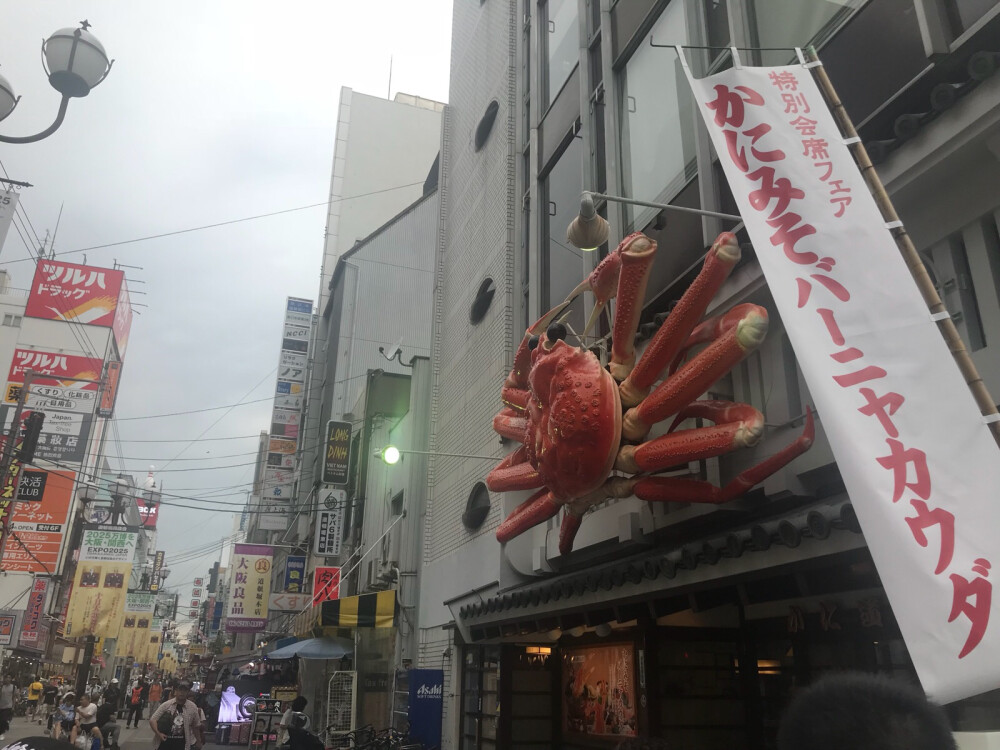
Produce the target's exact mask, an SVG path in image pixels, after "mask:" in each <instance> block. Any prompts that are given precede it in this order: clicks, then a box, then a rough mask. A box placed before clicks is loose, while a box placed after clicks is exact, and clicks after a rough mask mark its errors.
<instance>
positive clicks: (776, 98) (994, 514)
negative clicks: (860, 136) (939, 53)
mask: <svg viewBox="0 0 1000 750" xmlns="http://www.w3.org/2000/svg"><path fill="white" fill-rule="evenodd" d="M682 59H683V57H682ZM689 75H690V74H689ZM691 86H692V88H693V90H694V95H695V101H696V103H697V106H698V109H699V111H701V113H702V115H703V117H704V119H705V122H706V124H707V126H708V131H709V133H710V135H711V138H712V140H713V142H714V144H715V147H716V149H717V150H718V152H719V154H720V161H721V163H722V166H723V168H724V170H725V173H726V176H727V178H728V181H729V185H730V187H731V188H732V192H733V195H734V197H735V200H736V203H737V206H738V207H739V210H740V213H741V214H742V216H743V218H744V220H745V221H746V227H747V231H748V232H749V233H750V238H751V240H753V244H754V248H755V249H756V257H757V259H758V260H759V262H760V265H761V268H762V269H763V271H764V275H765V277H766V279H767V283H768V287H769V289H770V291H771V294H772V295H773V297H774V301H775V304H776V305H777V308H778V311H779V312H780V314H781V320H782V323H783V324H784V326H785V329H786V331H787V333H788V336H789V338H790V340H791V343H792V347H793V349H794V350H795V355H796V358H797V359H798V362H799V365H800V366H801V368H802V372H803V374H804V376H805V379H806V383H807V384H808V386H809V391H810V393H811V395H812V398H813V399H815V402H816V407H817V411H818V413H819V414H820V416H821V417H822V420H823V428H824V430H825V432H826V435H827V437H828V438H829V440H830V446H831V448H832V449H833V453H834V456H835V457H836V459H837V465H838V468H839V469H840V472H841V474H842V475H843V478H844V483H845V485H846V487H847V491H848V493H849V494H850V497H851V501H852V502H853V504H854V508H855V510H856V511H857V515H858V519H859V520H860V522H861V526H862V528H863V530H864V533H865V539H866V540H867V542H868V546H869V549H870V550H871V554H872V557H873V558H874V561H875V565H876V567H877V568H878V572H879V576H880V578H881V580H882V583H883V584H884V586H885V590H886V593H887V594H888V596H889V600H890V603H891V605H892V610H893V613H894V614H895V616H896V619H897V620H898V622H899V627H900V630H901V631H902V634H903V638H904V640H905V641H906V646H907V650H908V651H909V654H910V656H911V657H912V659H913V664H914V666H915V667H916V671H917V674H918V676H919V677H920V681H921V683H922V685H923V688H924V690H925V691H926V692H927V693H929V694H930V695H931V696H932V697H933V698H934V699H935V700H936V701H938V702H941V703H949V702H952V701H955V700H959V699H961V698H965V697H968V696H971V695H977V694H979V693H983V692H986V691H988V690H993V689H996V688H997V687H998V686H1000V628H998V627H992V628H990V627H988V626H989V624H990V618H991V615H992V597H991V593H992V579H990V578H989V572H990V569H991V566H992V565H996V564H998V563H1000V538H998V537H997V535H996V533H995V528H996V527H997V525H998V524H1000V509H998V506H997V504H996V502H995V501H994V497H995V494H996V488H997V487H998V486H1000V461H998V460H997V459H998V452H997V445H996V443H995V442H994V440H993V437H992V435H991V433H990V430H989V428H988V426H987V425H986V424H985V422H984V420H983V418H982V416H981V415H980V412H979V409H978V408H977V407H976V403H975V401H974V399H973V397H972V395H971V394H970V392H969V389H968V387H967V386H966V384H965V382H964V380H963V378H962V376H961V375H960V373H959V370H958V368H957V366H956V364H955V361H954V359H953V358H952V356H951V354H950V353H949V352H948V348H947V346H946V345H945V342H944V339H943V338H942V336H941V334H940V333H939V331H938V327H937V324H936V323H935V322H934V320H932V318H931V316H930V314H929V313H928V309H927V305H926V304H925V303H924V301H923V300H922V298H921V295H920V293H919V291H918V289H917V287H916V285H915V284H914V283H913V282H912V279H911V275H910V272H909V271H908V270H907V267H906V264H905V263H904V261H903V258H902V256H901V255H900V252H899V250H898V249H897V246H896V243H895V241H894V240H893V237H892V234H891V232H890V228H888V227H887V226H886V224H885V221H884V219H883V218H882V215H881V213H880V212H879V209H878V207H877V205H876V203H875V200H874V199H873V198H872V196H871V194H870V193H869V191H868V189H867V187H866V184H865V181H864V179H863V177H862V175H861V174H860V172H859V170H858V168H857V166H856V165H855V162H854V160H853V158H852V157H851V154H850V151H849V149H848V146H846V145H845V144H844V139H843V137H842V136H841V134H840V131H839V130H838V128H837V126H836V124H835V122H834V119H833V117H832V115H831V114H830V112H829V110H828V109H827V107H826V105H825V104H824V100H823V97H822V95H821V93H820V91H819V89H818V88H817V86H816V83H815V81H814V80H813V78H812V74H811V72H810V71H809V70H808V69H806V68H804V67H802V66H801V65H794V66H787V67H779V68H748V67H743V68H739V69H732V70H727V71H724V72H721V73H718V74H716V75H713V76H710V77H707V78H703V79H701V80H691Z"/></svg>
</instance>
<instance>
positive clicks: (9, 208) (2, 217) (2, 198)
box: [0, 190, 17, 248]
mask: <svg viewBox="0 0 1000 750" xmlns="http://www.w3.org/2000/svg"><path fill="white" fill-rule="evenodd" d="M16 210H17V193H15V192H14V191H13V190H0V248H2V247H3V243H4V240H6V239H7V232H8V231H10V224H11V222H12V221H14V212H15V211H16Z"/></svg>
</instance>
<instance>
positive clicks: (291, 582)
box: [285, 556, 306, 594]
mask: <svg viewBox="0 0 1000 750" xmlns="http://www.w3.org/2000/svg"><path fill="white" fill-rule="evenodd" d="M305 574H306V558H305V557H301V556H292V557H287V558H285V591H286V592H288V593H289V594H299V593H301V592H302V581H303V580H304V579H305Z"/></svg>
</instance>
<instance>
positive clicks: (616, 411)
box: [486, 232, 814, 555]
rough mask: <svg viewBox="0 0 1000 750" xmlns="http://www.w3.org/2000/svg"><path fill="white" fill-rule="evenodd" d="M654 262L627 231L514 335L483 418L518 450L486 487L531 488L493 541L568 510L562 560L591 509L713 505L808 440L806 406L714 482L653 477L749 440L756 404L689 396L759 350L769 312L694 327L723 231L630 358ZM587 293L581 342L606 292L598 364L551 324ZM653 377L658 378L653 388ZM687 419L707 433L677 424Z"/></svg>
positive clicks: (733, 258) (742, 310)
mask: <svg viewBox="0 0 1000 750" xmlns="http://www.w3.org/2000/svg"><path fill="white" fill-rule="evenodd" d="M655 254H656V243H655V242H654V241H653V240H651V239H649V238H648V237H646V236H645V235H643V234H640V233H635V234H632V235H629V236H628V237H626V238H625V239H624V240H622V242H621V244H620V245H619V246H618V247H617V248H616V249H615V251H614V252H613V253H611V254H610V255H608V256H607V257H606V258H605V259H604V260H602V261H601V263H600V264H599V265H598V266H597V268H596V269H594V271H593V272H592V273H591V274H590V276H589V277H588V278H587V279H586V280H584V281H583V283H581V284H580V285H579V286H578V287H577V288H576V289H575V290H574V291H573V292H572V293H571V294H570V296H569V297H567V299H566V300H565V301H564V302H562V303H561V304H559V305H557V306H556V307H555V308H553V309H552V310H550V311H549V312H547V313H546V314H545V315H543V316H542V317H541V319H539V320H538V321H537V322H536V323H535V324H534V325H533V326H531V327H530V328H529V329H528V330H527V332H526V333H525V335H524V339H523V340H522V341H521V345H520V346H519V347H518V350H517V353H516V354H515V356H514V368H513V370H512V371H511V373H510V375H508V376H507V380H506V382H505V383H504V385H503V389H502V393H501V398H502V399H503V403H504V408H503V409H502V410H501V411H500V412H499V413H498V414H497V415H496V417H494V419H493V428H494V429H495V430H496V431H497V432H498V433H500V434H501V435H503V436H504V437H507V438H510V439H512V440H516V441H518V442H520V443H521V444H522V445H521V446H520V447H519V448H518V449H517V450H515V451H514V452H513V453H511V454H510V455H508V456H507V457H506V458H505V459H504V460H503V461H502V462H501V463H500V464H499V465H498V466H497V467H496V468H495V469H493V471H491V472H490V473H489V475H488V476H487V478H486V484H487V486H488V487H489V488H490V489H491V490H493V491H494V492H506V491H511V490H530V489H538V491H537V492H536V493H534V494H533V495H532V496H531V497H530V498H528V499H527V500H526V501H525V502H523V503H522V504H521V505H519V506H518V507H517V508H515V509H514V511H512V512H511V514H510V515H509V516H507V518H506V520H504V522H503V523H502V524H501V525H500V527H499V529H498V530H497V539H499V540H500V542H507V541H509V540H510V539H513V538H514V537H516V536H518V535H519V534H523V533H524V532H525V531H527V530H528V529H530V528H532V527H533V526H536V525H537V524H539V523H542V522H543V521H546V520H548V519H550V518H552V517H553V516H555V515H556V514H557V513H558V512H559V511H560V509H563V508H565V511H566V512H565V515H564V516H563V520H562V525H561V527H560V532H559V551H560V552H561V553H562V554H564V555H565V554H567V553H569V552H570V551H571V550H572V548H573V539H574V538H575V536H576V532H577V530H578V529H579V528H580V523H581V520H582V518H583V515H584V513H586V512H587V510H588V509H589V508H591V507H593V506H594V505H595V504H597V503H599V502H602V501H604V500H606V499H608V498H622V497H629V496H631V495H635V496H636V497H638V498H640V499H642V500H648V501H656V502H679V503H716V504H717V503H724V502H727V501H729V500H733V499H735V498H737V497H739V496H741V495H742V494H743V493H745V492H746V491H747V490H749V489H750V488H751V487H753V486H754V485H755V484H757V483H758V482H761V481H763V480H764V479H766V478H767V477H768V476H770V475H771V474H773V473H774V472H776V471H777V470H778V469H780V468H781V467H783V466H785V465H786V464H787V463H788V462H789V461H791V460H792V459H794V458H795V457H796V456H798V455H800V454H802V453H804V452H805V451H806V450H808V449H809V447H810V446H811V445H812V442H813V435H814V430H813V420H812V414H811V412H810V411H809V409H807V410H806V413H807V416H806V423H805V428H804V430H803V432H802V434H801V435H800V436H799V437H798V438H797V439H796V440H795V441H794V442H792V443H791V444H790V445H788V446H787V447H785V448H784V449H782V450H781V451H779V452H778V453H776V454H775V455H773V456H771V457H769V458H767V459H765V460H764V461H762V462H760V463H758V464H756V465H755V466H753V467H751V468H749V469H747V470H745V471H743V472H742V473H740V474H739V475H737V476H736V477H735V478H733V479H732V480H731V481H730V482H729V483H728V484H726V485H725V486H724V487H716V486H715V485H713V484H711V483H709V482H707V481H704V480H700V479H691V478H685V477H665V476H656V473H657V472H663V471H665V470H667V469H670V468H675V467H677V466H679V465H682V464H685V463H687V462H688V461H695V460H699V459H704V458H709V457H712V456H718V455H721V454H723V453H726V452H728V451H732V450H735V449H736V448H741V447H748V446H752V445H754V444H755V443H757V441H759V440H760V438H761V436H762V435H763V432H764V417H763V415H762V414H761V413H760V412H759V411H758V410H757V409H755V408H753V407H752V406H750V405H748V404H740V403H733V402H730V401H719V400H696V399H697V397H698V396H699V395H701V394H703V393H704V392H705V391H706V390H707V389H708V387H709V386H710V385H711V384H712V383H714V382H715V381H716V380H718V379H719V378H720V377H722V376H723V375H724V374H725V373H726V372H727V371H728V370H729V369H730V368H732V367H733V366H735V365H736V364H737V363H738V362H740V361H741V360H742V359H743V358H744V357H746V356H747V355H748V354H749V353H750V352H752V351H753V350H754V349H756V348H757V347H758V346H760V343H761V341H763V339H764V336H765V334H766V333H767V311H766V310H764V308H762V307H759V306H757V305H751V304H743V305H737V306H736V307H734V308H732V309H730V310H729V311H728V312H726V313H724V314H722V315H718V316H716V317H713V318H711V319H709V320H706V321H704V322H703V323H701V324H700V325H697V324H698V321H699V320H700V319H701V317H702V316H703V315H704V313H705V309H706V308H707V306H708V303H709V302H710V301H711V300H712V297H714V296H715V294H716V292H717V291H718V289H719V287H720V286H721V285H722V283H723V282H724V281H725V280H726V278H727V277H728V276H729V274H730V272H731V271H732V269H733V267H734V266H735V265H736V263H737V261H739V259H740V248H739V245H737V244H736V238H735V237H734V236H733V235H732V234H730V233H728V232H727V233H723V234H721V235H719V238H718V239H717V240H716V241H715V244H714V245H712V248H711V250H709V252H708V256H707V258H706V259H705V264H704V266H703V267H702V269H701V272H700V273H699V274H698V277H697V278H696V279H695V280H694V282H693V283H692V284H691V286H690V287H689V288H688V289H687V291H686V292H685V293H684V295H683V296H682V297H681V299H680V301H679V302H678V303H677V305H676V306H675V307H674V309H673V311H672V312H671V313H670V315H669V317H668V318H667V319H666V320H665V321H664V323H663V325H662V326H661V327H660V329H659V330H658V331H657V332H656V334H655V335H654V336H653V339H652V341H651V342H650V343H649V346H648V347H647V348H646V350H645V352H644V353H643V355H642V356H641V357H640V358H639V361H638V362H636V361H635V350H634V348H633V341H634V339H635V333H636V328H637V326H638V324H639V317H640V314H641V312H642V303H643V299H644V297H645V293H646V282H647V280H648V278H649V273H650V270H651V268H652V266H653V259H654V256H655ZM587 289H589V290H590V291H591V292H593V294H594V295H595V297H596V298H597V303H596V305H595V308H594V313H593V314H592V315H591V318H590V320H589V321H588V323H587V327H586V330H585V331H584V332H583V334H586V332H587V331H588V330H589V329H590V328H591V327H592V326H593V324H594V322H595V321H596V319H597V317H598V315H599V313H600V312H601V310H602V309H603V308H604V307H605V306H606V305H607V303H608V301H609V300H610V299H611V298H612V297H615V296H617V303H616V315H615V320H614V326H613V329H612V345H611V361H610V363H609V364H608V367H607V368H605V367H604V366H603V365H602V364H601V362H600V360H599V359H598V358H597V356H595V355H594V354H593V352H591V351H588V350H586V349H583V348H578V347H574V346H570V345H569V344H567V343H566V341H565V339H566V334H567V330H566V327H565V326H564V325H563V324H562V323H558V322H554V321H555V320H556V319H557V318H558V317H559V315H560V314H561V313H562V312H563V311H564V310H565V309H566V308H567V307H568V306H569V304H570V303H571V302H572V301H573V300H574V299H575V298H576V297H577V296H579V295H580V294H582V293H583V292H585V291H586V290H587ZM696 326H697V327H696ZM702 344H707V346H705V347H704V348H703V349H701V350H700V351H698V352H697V354H695V355H694V356H692V357H691V359H690V360H687V361H685V360H686V357H687V354H688V352H689V350H692V349H693V348H694V347H698V346H700V345H702ZM664 372H666V373H667V377H666V378H664V379H663V381H662V382H661V383H660V384H659V385H657V386H656V388H655V389H654V388H653V385H654V384H655V383H656V381H657V380H659V379H660V378H661V377H662V376H663V374H664ZM670 416H674V421H673V423H672V424H671V426H670V429H669V430H668V431H667V434H665V435H662V436H660V437H657V438H654V439H652V440H648V441H647V440H646V436H647V434H648V433H649V431H650V429H651V427H652V426H653V425H655V424H656V423H657V422H660V421H662V420H664V419H666V418H667V417H670ZM695 417H697V418H701V419H707V420H709V421H711V422H714V423H715V426H713V427H697V428H693V429H686V430H678V429H677V427H678V426H679V425H680V424H681V423H683V422H684V421H685V420H687V419H690V418H695Z"/></svg>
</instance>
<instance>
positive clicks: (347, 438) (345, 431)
mask: <svg viewBox="0 0 1000 750" xmlns="http://www.w3.org/2000/svg"><path fill="white" fill-rule="evenodd" d="M325 446H326V451H325V453H324V455H323V483H324V484H347V477H348V472H349V471H350V464H351V423H350V422H334V421H332V420H331V421H330V422H327V425H326V443H325Z"/></svg>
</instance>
